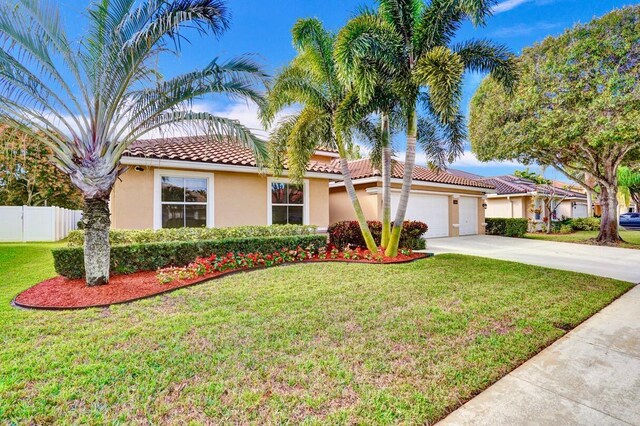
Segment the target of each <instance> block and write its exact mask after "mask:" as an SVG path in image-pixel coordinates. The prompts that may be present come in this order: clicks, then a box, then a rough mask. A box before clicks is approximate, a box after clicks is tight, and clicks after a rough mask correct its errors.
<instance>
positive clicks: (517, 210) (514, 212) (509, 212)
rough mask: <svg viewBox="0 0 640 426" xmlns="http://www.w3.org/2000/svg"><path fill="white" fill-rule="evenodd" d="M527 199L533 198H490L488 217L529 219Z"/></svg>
mask: <svg viewBox="0 0 640 426" xmlns="http://www.w3.org/2000/svg"><path fill="white" fill-rule="evenodd" d="M527 198H531V197H522V196H521V197H510V198H507V197H501V198H491V197H489V198H487V200H486V202H487V210H486V217H505V218H526V217H528V211H527V208H528V204H527Z"/></svg>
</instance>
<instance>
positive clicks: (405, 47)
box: [335, 0, 516, 256]
mask: <svg viewBox="0 0 640 426" xmlns="http://www.w3.org/2000/svg"><path fill="white" fill-rule="evenodd" d="M494 4H495V1H494V0H431V1H429V2H427V3H425V2H424V1H423V0H378V8H377V10H373V11H372V10H365V11H364V12H363V13H362V14H361V15H360V16H357V17H355V18H354V19H352V20H351V21H350V22H349V23H348V24H347V25H346V26H345V27H344V28H343V29H342V30H341V31H340V33H339V35H338V39H337V42H336V48H335V52H336V53H335V54H336V62H337V66H338V73H339V75H340V76H341V78H342V79H343V80H344V81H346V82H350V83H351V84H353V86H354V87H355V88H356V90H357V92H358V96H359V97H360V99H362V101H363V102H365V103H366V102H368V101H369V99H370V98H371V97H373V96H374V94H375V91H376V88H377V87H379V86H380V85H388V86H390V90H391V91H392V92H393V93H395V95H396V96H397V98H398V99H399V102H400V104H401V107H402V110H403V115H404V117H405V120H406V134H407V143H406V157H405V164H404V176H403V184H402V192H401V196H400V201H399V204H398V209H397V212H396V217H395V220H394V223H393V229H392V233H391V237H390V241H389V244H388V246H387V248H386V254H387V255H388V256H395V255H396V254H397V251H398V244H399V239H400V231H401V229H402V223H403V221H404V217H405V214H406V210H407V205H408V201H409V193H410V189H411V181H412V176H413V170H414V166H415V154H416V144H417V143H420V144H421V145H423V147H424V148H425V150H426V152H427V156H428V157H429V158H430V160H431V162H432V163H433V164H434V165H436V166H444V163H446V162H447V161H452V160H453V159H455V158H456V157H457V156H458V155H460V154H461V153H462V152H463V149H464V141H465V125H464V117H463V116H462V115H461V114H460V109H459V104H460V100H461V97H462V77H463V74H464V72H465V71H481V72H490V73H491V75H492V76H493V77H494V78H496V79H497V80H498V81H500V82H501V83H502V84H504V85H505V87H506V88H508V89H511V88H512V87H513V85H514V83H515V77H516V75H515V62H514V61H513V59H512V55H511V54H510V53H509V51H508V50H507V49H506V48H505V47H504V46H501V45H497V44H494V43H492V42H489V41H486V40H472V41H467V42H464V43H457V44H453V42H452V40H453V37H454V36H455V33H456V30H457V29H458V28H459V27H460V25H461V23H462V22H463V21H464V20H466V19H471V21H472V22H473V23H474V24H476V25H477V24H482V23H483V22H484V19H485V18H486V17H487V16H489V15H490V13H491V7H492V6H493V5H494ZM419 106H421V107H422V109H423V111H424V113H425V118H424V119H423V120H418V110H419ZM419 126H420V127H422V128H423V130H422V132H420V134H419V133H418V130H419Z"/></svg>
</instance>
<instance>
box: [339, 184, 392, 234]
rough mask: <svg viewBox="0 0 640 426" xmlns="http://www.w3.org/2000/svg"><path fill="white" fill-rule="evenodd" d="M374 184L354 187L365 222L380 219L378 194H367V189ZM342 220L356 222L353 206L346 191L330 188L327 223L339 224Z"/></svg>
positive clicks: (380, 204) (380, 202)
mask: <svg viewBox="0 0 640 426" xmlns="http://www.w3.org/2000/svg"><path fill="white" fill-rule="evenodd" d="M372 186H375V184H372V185H367V186H358V187H356V194H357V195H358V200H360V206H361V207H362V212H363V213H364V216H365V217H366V218H367V220H381V219H382V212H381V210H382V197H381V196H380V195H379V194H369V193H367V190H366V189H367V187H372ZM342 220H356V214H355V213H354V211H353V205H352V204H351V200H350V199H349V196H348V195H347V191H346V190H345V189H344V187H342V188H331V190H330V192H329V223H330V224H331V223H335V222H340V221H342Z"/></svg>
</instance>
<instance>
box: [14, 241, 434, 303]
mask: <svg viewBox="0 0 640 426" xmlns="http://www.w3.org/2000/svg"><path fill="white" fill-rule="evenodd" d="M430 256H432V255H431V254H425V253H413V254H412V255H410V256H404V255H399V256H398V257H395V258H385V259H384V260H383V261H382V262H374V261H368V260H347V259H325V260H309V261H306V262H304V263H310V262H350V263H376V264H393V263H406V262H413V261H414V260H418V259H424V258H426V257H430ZM296 263H303V262H296ZM255 269H264V268H253V269H236V270H232V271H225V272H216V273H213V274H208V275H205V276H202V277H198V278H194V279H192V280H175V281H172V282H170V283H168V284H161V283H159V282H158V280H157V278H156V272H155V271H144V272H136V273H135V274H130V275H114V276H112V277H111V279H110V280H109V284H107V285H103V286H96V287H88V286H87V284H86V283H85V281H84V280H83V279H73V280H72V279H69V278H65V277H61V276H57V277H55V278H50V279H48V280H46V281H42V282H41V283H39V284H36V285H34V286H33V287H31V288H28V289H27V290H25V291H23V292H22V293H20V294H19V295H18V296H16V298H15V299H14V300H13V303H14V305H16V306H19V307H22V308H32V309H83V308H96V307H105V306H109V305H115V304H118V303H126V302H132V301H134V300H139V299H144V298H147V297H151V296H155V295H158V294H162V293H167V292H169V291H173V290H176V289H179V288H183V287H188V286H191V285H194V284H198V283H201V282H203V281H208V280H211V279H214V278H220V277H222V276H225V275H230V274H234V273H238V272H247V271H250V270H255Z"/></svg>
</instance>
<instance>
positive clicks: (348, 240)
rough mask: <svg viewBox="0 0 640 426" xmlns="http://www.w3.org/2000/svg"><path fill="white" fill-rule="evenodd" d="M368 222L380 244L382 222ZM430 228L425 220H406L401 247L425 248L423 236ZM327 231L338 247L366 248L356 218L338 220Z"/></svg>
mask: <svg viewBox="0 0 640 426" xmlns="http://www.w3.org/2000/svg"><path fill="white" fill-rule="evenodd" d="M367 224H368V225H369V229H371V234H373V239H374V240H375V241H376V244H377V245H380V239H381V238H382V222H379V221H367ZM428 229H429V227H428V226H427V224H426V223H424V222H418V221H408V220H407V221H405V222H404V224H403V226H402V232H401V233H400V247H402V248H409V249H412V250H422V249H424V248H425V246H426V242H425V240H424V239H423V238H422V236H423V235H424V234H425V232H427V230H428ZM327 232H329V242H330V243H331V244H333V245H334V246H336V247H352V248H355V247H361V248H366V244H365V242H364V238H363V237H362V232H360V225H358V222H357V221H355V220H354V221H343V222H336V223H334V224H333V225H331V226H329V228H328V230H327Z"/></svg>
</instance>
